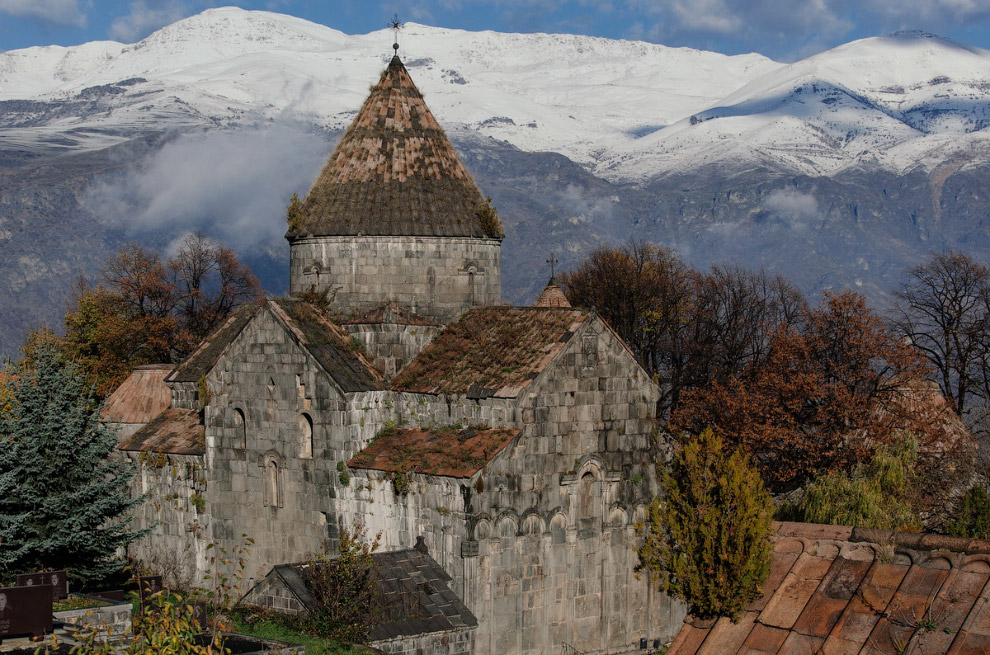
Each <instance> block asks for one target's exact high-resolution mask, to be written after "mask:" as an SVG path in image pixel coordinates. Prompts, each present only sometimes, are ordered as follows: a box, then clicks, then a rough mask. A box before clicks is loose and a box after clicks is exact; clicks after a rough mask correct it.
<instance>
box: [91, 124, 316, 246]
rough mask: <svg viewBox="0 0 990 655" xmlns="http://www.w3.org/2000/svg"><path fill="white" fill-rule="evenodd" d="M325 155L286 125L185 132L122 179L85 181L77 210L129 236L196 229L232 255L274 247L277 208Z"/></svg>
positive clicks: (280, 230)
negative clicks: (230, 249) (87, 184)
mask: <svg viewBox="0 0 990 655" xmlns="http://www.w3.org/2000/svg"><path fill="white" fill-rule="evenodd" d="M328 153H329V147H328V145H327V143H326V142H325V141H324V140H323V139H321V138H318V137H317V138H314V135H313V134H312V133H308V132H305V131H303V130H301V129H297V128H296V127H294V126H284V125H276V126H265V127H258V128H242V129H239V130H234V131H229V132H206V133H196V134H186V135H182V136H179V137H178V138H176V139H175V140H173V141H171V142H170V143H168V144H166V145H165V146H163V147H162V148H161V149H160V150H159V151H157V152H156V153H155V154H153V155H151V156H150V157H149V158H148V159H147V160H146V161H145V162H143V163H142V164H141V165H140V166H138V167H136V168H134V169H132V170H130V171H128V172H127V173H125V174H124V175H122V176H118V177H115V178H104V179H102V180H100V181H98V182H96V183H95V184H93V185H92V186H91V187H90V188H89V190H88V191H87V193H86V195H85V197H84V198H83V203H82V204H83V206H84V207H85V208H86V209H88V210H89V211H91V212H92V213H93V214H94V215H96V216H101V217H105V220H107V221H108V222H109V223H111V224H116V225H119V226H120V227H121V228H122V229H124V230H125V231H127V232H130V233H133V234H140V233H141V232H156V233H159V234H164V235H166V236H168V237H170V238H180V237H181V236H182V235H184V234H186V233H188V232H193V231H196V230H203V231H204V232H206V233H207V234H210V235H212V236H214V237H216V238H218V239H220V240H221V241H223V242H224V243H227V244H229V245H231V246H232V247H234V248H235V249H236V250H238V251H240V252H252V251H254V252H258V251H267V250H268V249H269V247H270V246H271V245H273V244H274V245H281V244H282V236H283V235H284V233H285V206H286V205H287V204H288V202H289V197H290V196H291V195H292V193H294V192H297V193H299V194H300V195H303V194H305V193H306V191H307V190H308V186H306V187H301V186H300V181H304V183H305V182H307V181H310V180H312V179H313V177H314V171H318V170H319V169H320V164H322V163H323V161H324V160H325V159H326V157H327V155H328Z"/></svg>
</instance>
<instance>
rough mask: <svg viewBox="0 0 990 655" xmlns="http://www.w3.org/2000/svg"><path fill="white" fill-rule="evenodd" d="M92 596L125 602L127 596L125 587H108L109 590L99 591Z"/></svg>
mask: <svg viewBox="0 0 990 655" xmlns="http://www.w3.org/2000/svg"><path fill="white" fill-rule="evenodd" d="M90 596H96V597H97V598H106V599H107V600H115V601H118V602H123V600H124V598H125V594H124V590H123V589H108V590H107V591H97V592H94V593H92V594H90Z"/></svg>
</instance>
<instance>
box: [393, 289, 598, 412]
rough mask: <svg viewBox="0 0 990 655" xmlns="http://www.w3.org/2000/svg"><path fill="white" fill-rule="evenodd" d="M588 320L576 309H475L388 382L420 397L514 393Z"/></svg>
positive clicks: (540, 369)
mask: <svg viewBox="0 0 990 655" xmlns="http://www.w3.org/2000/svg"><path fill="white" fill-rule="evenodd" d="M587 317H588V314H587V313H585V312H582V311H580V310H577V309H570V308H558V307H553V308H548V307H479V308H477V309H473V310H471V311H470V312H468V313H467V314H465V315H464V316H463V317H462V318H461V319H460V320H459V321H457V322H456V323H454V324H453V325H451V326H450V327H448V328H447V329H446V330H445V331H444V332H443V333H442V334H441V335H440V336H439V337H437V338H436V339H435V340H434V341H433V343H431V344H430V345H429V346H428V347H427V348H426V349H424V350H423V352H421V353H420V354H419V355H418V356H417V357H416V359H414V360H413V361H412V362H410V364H409V365H408V366H407V367H406V368H405V369H403V371H402V373H400V374H399V375H398V376H397V377H396V378H395V379H394V380H393V381H392V388H393V389H396V390H399V391H412V392H419V393H447V394H451V393H469V395H470V394H476V395H479V396H482V397H484V396H491V395H495V394H496V393H498V391H499V390H502V391H503V394H502V395H510V396H514V395H516V393H517V391H513V388H522V387H525V386H526V385H528V384H529V383H530V382H531V381H532V379H533V378H535V377H536V375H537V374H538V373H539V372H540V371H542V370H543V369H544V368H545V367H546V365H547V364H548V363H549V362H550V360H552V359H553V357H554V356H555V355H556V354H557V353H558V352H560V350H562V349H563V348H564V346H565V345H566V342H567V340H568V339H569V338H570V335H571V334H573V332H574V331H575V330H577V328H578V327H579V326H580V324H581V323H583V322H584V320H585V319H586V318H587Z"/></svg>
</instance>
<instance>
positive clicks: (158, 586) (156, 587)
mask: <svg viewBox="0 0 990 655" xmlns="http://www.w3.org/2000/svg"><path fill="white" fill-rule="evenodd" d="M161 590H162V576H160V575H145V576H141V577H139V578H138V599H139V600H140V605H141V613H142V614H143V613H144V611H145V606H146V605H147V603H148V600H149V599H150V598H151V597H152V596H154V595H155V594H157V593H158V592H160V591H161Z"/></svg>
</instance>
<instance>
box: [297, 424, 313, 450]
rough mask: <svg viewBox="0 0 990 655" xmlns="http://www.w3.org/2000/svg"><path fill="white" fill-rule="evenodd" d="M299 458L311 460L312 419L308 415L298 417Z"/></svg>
mask: <svg viewBox="0 0 990 655" xmlns="http://www.w3.org/2000/svg"><path fill="white" fill-rule="evenodd" d="M299 456H300V457H302V458H303V459H312V458H313V419H312V418H310V416H309V414H300V415H299Z"/></svg>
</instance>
